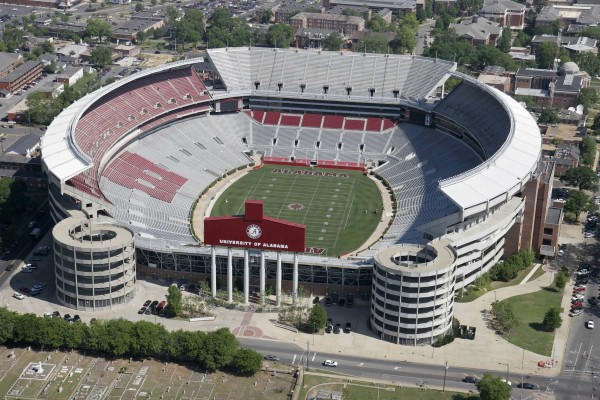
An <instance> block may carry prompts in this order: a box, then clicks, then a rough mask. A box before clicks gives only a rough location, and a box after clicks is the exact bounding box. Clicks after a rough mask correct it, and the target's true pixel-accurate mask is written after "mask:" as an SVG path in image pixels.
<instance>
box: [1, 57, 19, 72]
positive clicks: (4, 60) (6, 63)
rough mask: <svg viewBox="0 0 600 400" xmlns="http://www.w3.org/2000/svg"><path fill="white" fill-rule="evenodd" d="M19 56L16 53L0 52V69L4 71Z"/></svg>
mask: <svg viewBox="0 0 600 400" xmlns="http://www.w3.org/2000/svg"><path fill="white" fill-rule="evenodd" d="M19 58H21V55H20V54H17V53H0V71H4V70H5V69H7V68H8V67H10V66H11V65H13V64H14V63H16V62H17V61H18V60H19Z"/></svg>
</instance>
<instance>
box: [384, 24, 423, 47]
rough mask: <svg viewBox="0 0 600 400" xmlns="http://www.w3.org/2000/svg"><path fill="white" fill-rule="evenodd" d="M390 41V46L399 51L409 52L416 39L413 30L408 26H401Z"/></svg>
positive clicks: (415, 44) (415, 43)
mask: <svg viewBox="0 0 600 400" xmlns="http://www.w3.org/2000/svg"><path fill="white" fill-rule="evenodd" d="M392 42H393V43H390V46H391V47H393V48H396V49H400V52H401V53H405V52H408V53H411V52H412V51H413V50H414V48H415V47H416V46H417V39H415V31H414V30H413V29H411V28H410V27H409V26H404V25H403V26H402V28H400V32H399V33H398V34H397V35H396V38H395V39H394V40H393V41H392Z"/></svg>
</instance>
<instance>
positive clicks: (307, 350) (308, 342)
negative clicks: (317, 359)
mask: <svg viewBox="0 0 600 400" xmlns="http://www.w3.org/2000/svg"><path fill="white" fill-rule="evenodd" d="M308 357H310V341H308V340H307V341H306V370H307V371H308V370H309V368H308V362H309V361H310V360H309V359H308Z"/></svg>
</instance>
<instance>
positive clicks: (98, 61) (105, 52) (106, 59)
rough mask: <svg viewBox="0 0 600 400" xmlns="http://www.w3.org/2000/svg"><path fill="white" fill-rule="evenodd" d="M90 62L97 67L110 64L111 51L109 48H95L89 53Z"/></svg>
mask: <svg viewBox="0 0 600 400" xmlns="http://www.w3.org/2000/svg"><path fill="white" fill-rule="evenodd" d="M90 61H91V62H92V64H93V65H96V66H98V67H104V66H106V65H109V64H112V49H111V48H109V47H95V48H94V49H93V50H92V52H91V53H90Z"/></svg>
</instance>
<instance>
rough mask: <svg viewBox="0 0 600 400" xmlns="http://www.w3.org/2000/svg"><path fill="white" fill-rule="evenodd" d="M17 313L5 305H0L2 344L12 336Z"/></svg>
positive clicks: (0, 340) (0, 341) (0, 337)
mask: <svg viewBox="0 0 600 400" xmlns="http://www.w3.org/2000/svg"><path fill="white" fill-rule="evenodd" d="M16 317H17V314H16V313H15V312H14V311H9V310H8V309H7V308H5V307H0V344H4V343H6V342H8V341H9V340H12V339H13V337H14V329H15V322H16V320H17V318H16Z"/></svg>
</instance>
